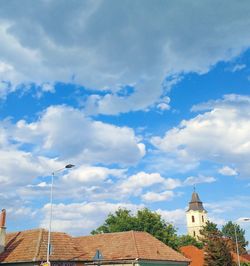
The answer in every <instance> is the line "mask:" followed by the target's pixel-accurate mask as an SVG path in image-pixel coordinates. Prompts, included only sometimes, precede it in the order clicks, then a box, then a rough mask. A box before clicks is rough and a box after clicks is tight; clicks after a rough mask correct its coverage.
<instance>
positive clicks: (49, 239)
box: [47, 172, 55, 264]
mask: <svg viewBox="0 0 250 266" xmlns="http://www.w3.org/2000/svg"><path fill="white" fill-rule="evenodd" d="M54 176H55V173H54V172H53V173H52V175H51V184H50V216H49V232H48V246H47V263H48V264H49V255H50V251H51V243H50V242H51V222H52V203H53V184H54Z"/></svg>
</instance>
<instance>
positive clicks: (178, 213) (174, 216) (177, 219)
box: [156, 209, 186, 226]
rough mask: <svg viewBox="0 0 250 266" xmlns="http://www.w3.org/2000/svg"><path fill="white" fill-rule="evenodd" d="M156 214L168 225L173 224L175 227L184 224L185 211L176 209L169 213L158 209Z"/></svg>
mask: <svg viewBox="0 0 250 266" xmlns="http://www.w3.org/2000/svg"><path fill="white" fill-rule="evenodd" d="M156 212H157V213H159V214H160V215H161V216H162V217H163V219H164V220H166V221H167V222H169V223H174V224H175V225H176V226H178V225H183V224H185V223H186V211H185V209H176V210H171V211H168V210H162V209H158V210H157V211H156Z"/></svg>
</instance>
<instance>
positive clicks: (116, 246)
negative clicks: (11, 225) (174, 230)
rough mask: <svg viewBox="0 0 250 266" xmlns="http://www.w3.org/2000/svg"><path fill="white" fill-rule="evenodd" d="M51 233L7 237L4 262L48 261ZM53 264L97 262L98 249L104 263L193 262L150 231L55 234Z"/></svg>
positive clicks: (36, 231)
mask: <svg viewBox="0 0 250 266" xmlns="http://www.w3.org/2000/svg"><path fill="white" fill-rule="evenodd" d="M47 240H48V232H47V231H46V230H44V229H34V230H27V231H21V232H16V233H9V234H7V239H6V248H5V251H4V252H3V253H1V254H0V263H14V262H15V263H16V262H31V261H38V262H40V261H46V251H47ZM51 243H52V255H51V256H50V260H51V261H93V258H94V256H95V253H96V250H97V249H98V250H100V252H101V253H102V255H103V257H104V260H110V261H113V260H135V259H141V260H157V261H176V262H177V261H178V262H183V264H184V265H186V264H187V262H188V261H189V260H188V259H186V258H185V257H184V256H183V255H182V254H180V253H178V252H176V251H174V250H173V249H171V248H170V247H168V246H166V245H165V244H163V243H162V242H161V241H159V240H157V239H156V238H154V237H153V236H151V235H150V234H148V233H146V232H134V231H130V232H121V233H111V234H100V235H94V236H84V237H75V238H74V237H71V236H70V235H68V234H66V233H58V232H53V233H52V234H51Z"/></svg>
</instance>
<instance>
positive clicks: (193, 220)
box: [192, 215, 195, 223]
mask: <svg viewBox="0 0 250 266" xmlns="http://www.w3.org/2000/svg"><path fill="white" fill-rule="evenodd" d="M192 222H193V223H194V222H195V219H194V216H193V215H192Z"/></svg>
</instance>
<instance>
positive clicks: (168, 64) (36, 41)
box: [0, 0, 250, 114]
mask: <svg viewBox="0 0 250 266" xmlns="http://www.w3.org/2000/svg"><path fill="white" fill-rule="evenodd" d="M224 5H227V8H226V9H225V8H222V7H223V6H224ZM214 6H215V3H212V4H211V1H208V0H207V1H202V3H197V1H189V2H188V3H187V2H186V1H180V2H175V1H173V2H169V1H159V2H157V4H156V3H155V1H146V3H145V1H136V2H134V1H123V2H122V3H121V2H119V1H115V0H114V1H101V0H99V1H98V0H97V1H83V2H79V1H71V2H70V4H69V3H68V2H67V1H63V2H60V3H59V2H57V1H49V2H48V1H38V2H37V1H36V2H35V3H34V1H26V2H25V3H24V4H23V5H21V6H20V5H19V1H11V2H9V1H8V2H2V3H1V4H0V19H1V27H0V39H1V48H0V54H1V57H0V62H1V64H2V65H4V67H2V68H1V69H2V71H3V72H4V75H3V76H1V80H3V78H4V79H5V80H9V81H11V82H12V83H13V84H14V85H15V84H18V83H20V82H21V83H23V82H24V83H27V82H29V81H34V82H37V83H38V84H41V83H43V82H52V83H53V82H55V81H64V82H69V81H71V79H72V75H74V76H75V79H74V82H75V83H77V84H81V85H85V86H86V87H90V88H95V89H96V88H98V89H103V88H105V87H106V88H107V87H108V88H110V89H111V90H110V91H109V92H108V93H107V94H106V95H104V96H99V98H95V100H93V98H91V97H90V98H89V101H88V102H87V108H88V109H89V110H91V111H95V112H101V113H105V114H116V113H119V112H127V111H129V110H139V109H146V108H147V107H149V106H151V105H152V104H154V103H155V102H157V101H158V99H159V97H160V96H161V95H162V94H163V88H162V87H161V84H162V82H163V80H164V78H165V76H166V75H167V76H172V75H174V74H177V76H178V73H186V72H197V73H204V72H206V71H208V70H209V68H210V67H211V66H212V65H214V64H216V63H217V62H219V61H223V60H224V61H228V60H230V59H232V58H233V57H235V56H237V55H239V54H240V53H241V52H242V51H244V49H246V48H247V47H249V44H250V36H249V24H250V18H249V11H250V10H249V9H250V6H249V5H248V3H247V2H235V1H222V4H221V8H220V7H219V8H216V12H214V10H215V8H214ZM131 10H133V12H131ZM152 10H153V11H152ZM26 14H29V16H27V15H26ZM51 18H53V19H51ZM201 21H202V23H198V22H201ZM218 25H220V26H219V27H218ZM190 29H192V30H191V31H190ZM6 66H8V67H6ZM124 84H135V87H136V89H135V91H134V93H132V94H131V95H129V96H126V97H121V96H119V93H117V87H119V86H120V85H124ZM118 90H119V89H118ZM5 93H8V92H5ZM5 93H4V92H2V93H1V95H4V94H5ZM161 107H162V106H161ZM166 107H167V106H166V105H165V106H164V108H166ZM93 108H96V110H94V109H93Z"/></svg>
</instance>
